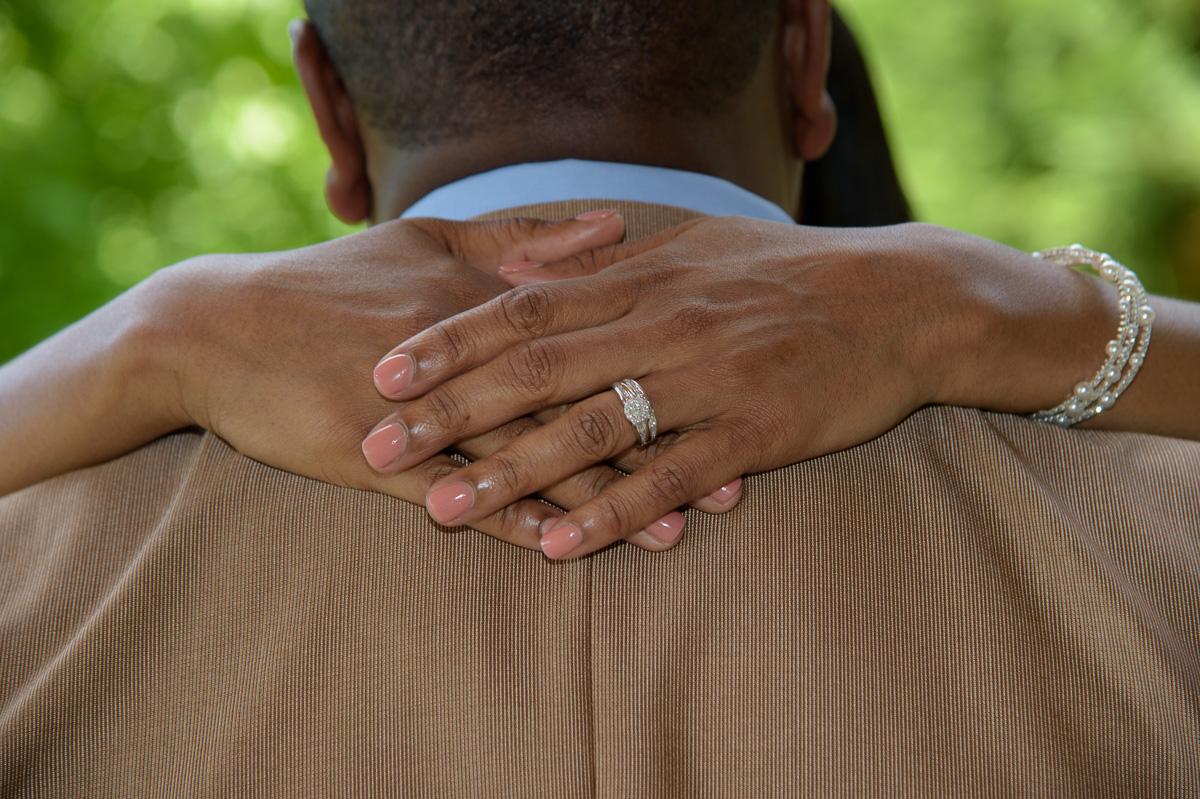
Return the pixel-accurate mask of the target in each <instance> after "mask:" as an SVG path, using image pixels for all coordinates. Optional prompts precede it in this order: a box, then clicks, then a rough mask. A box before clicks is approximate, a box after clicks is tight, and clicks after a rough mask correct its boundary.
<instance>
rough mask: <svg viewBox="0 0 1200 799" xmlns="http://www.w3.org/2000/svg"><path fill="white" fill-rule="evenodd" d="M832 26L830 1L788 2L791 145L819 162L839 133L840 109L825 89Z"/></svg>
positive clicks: (785, 34)
mask: <svg viewBox="0 0 1200 799" xmlns="http://www.w3.org/2000/svg"><path fill="white" fill-rule="evenodd" d="M831 36H832V27H831V21H830V10H829V0H785V2H784V14H783V59H784V64H785V66H786V69H787V71H788V87H789V92H790V95H791V101H792V142H793V144H794V145H795V147H796V154H797V155H798V156H799V157H800V158H801V159H802V160H804V161H816V160H817V159H818V158H820V157H821V156H823V155H824V154H825V153H826V151H828V150H829V146H830V145H831V144H833V137H834V136H835V135H836V134H837V109H836V108H834V105H833V98H832V97H830V96H829V92H828V90H827V89H826V88H825V79H826V77H827V76H828V74H829V55H830V53H829V50H830V39H831Z"/></svg>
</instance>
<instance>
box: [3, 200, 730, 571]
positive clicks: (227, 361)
mask: <svg viewBox="0 0 1200 799" xmlns="http://www.w3.org/2000/svg"><path fill="white" fill-rule="evenodd" d="M623 231H624V225H623V222H622V220H621V218H620V217H619V216H615V215H611V216H605V217H603V218H593V219H591V220H584V221H569V222H565V223H559V224H553V225H552V224H546V223H540V222H534V221H531V220H526V221H518V220H514V221H507V222H500V223H486V224H454V223H444V222H439V221H437V220H422V221H416V222H391V223H388V224H384V225H379V226H377V227H375V228H373V229H371V230H369V231H367V232H365V233H361V234H357V235H354V236H348V237H345V238H343V239H339V240H337V241H334V242H329V243H326V244H320V245H317V246H314V247H307V248H304V249H301V250H296V251H293V252H288V253H269V254H262V255H248V256H247V255H230V256H208V257H205V258H199V259H194V260H192V261H188V262H185V263H183V264H180V265H178V266H176V267H173V268H170V269H166V270H162V271H161V272H159V273H158V274H156V275H155V276H154V277H153V278H152V279H150V280H148V281H146V282H145V283H143V284H141V285H140V286H138V287H137V288H135V289H134V290H132V291H130V292H128V293H126V294H125V295H122V296H121V297H119V298H118V299H117V300H114V301H113V302H112V303H110V304H109V305H107V306H105V307H104V308H102V309H100V310H98V311H97V312H95V313H94V314H92V315H91V316H89V317H87V318H86V319H84V320H82V321H81V322H79V323H77V324H75V325H73V326H72V327H70V328H68V329H66V330H64V331H62V332H61V333H60V334H58V335H57V336H55V337H53V338H51V339H49V340H47V341H45V342H43V343H42V344H41V345H39V346H38V347H36V348H34V349H33V350H31V351H30V352H28V353H26V354H25V355H23V356H21V357H20V358H18V359H16V360H15V361H13V362H11V363H9V364H7V365H5V366H4V367H3V369H0V404H2V405H3V407H5V408H6V413H5V414H4V415H3V416H2V417H0V441H3V442H4V445H5V447H4V448H5V450H6V451H8V452H22V453H25V455H24V457H22V458H4V459H2V460H0V494H3V493H7V492H9V491H13V490H16V489H19V488H21V487H23V486H25V485H30V484H32V483H34V482H37V481H38V480H40V479H43V478H45V477H48V476H51V475H54V474H58V473H61V472H64V471H67V470H70V469H73V468H79V467H82V466H87V465H90V464H93V463H99V462H102V461H104V460H107V459H109V458H112V457H115V456H117V455H119V454H122V453H124V452H127V451H129V450H130V449H133V448H135V447H137V446H139V445H141V444H143V443H146V442H148V441H151V440H153V439H155V438H157V437H158V436H161V435H164V434H166V433H168V432H170V431H172V430H177V429H181V428H186V427H190V426H200V427H204V428H207V429H209V430H212V431H213V432H215V433H217V434H218V435H220V436H221V437H222V438H224V439H225V440H227V441H228V442H229V443H231V444H232V445H233V446H234V447H236V448H237V449H238V450H239V451H241V452H242V453H244V454H246V455H248V456H250V457H252V458H256V459H258V460H260V461H263V462H265V463H268V464H270V465H272V466H276V467H279V468H282V469H286V470H288V471H291V472H294V473H296V474H301V475H306V476H309V477H314V478H317V479H321V480H326V481H329V482H334V483H338V484H340V485H345V486H349V487H352V488H361V489H369V490H375V491H380V492H383V493H387V494H390V495H392V496H396V497H399V498H401V499H405V500H408V501H411V502H418V503H419V502H422V501H423V500H424V498H425V495H426V492H427V490H428V489H429V487H430V484H431V483H432V482H433V481H434V480H436V479H437V478H438V477H440V476H442V475H444V474H446V473H447V472H449V471H453V470H454V469H455V468H457V466H458V464H457V463H456V462H455V461H453V460H451V459H450V458H449V457H447V456H445V455H442V454H441V453H438V454H437V455H435V456H434V457H432V458H430V459H428V460H425V461H423V462H422V463H421V465H420V466H418V467H417V468H415V469H412V470H410V471H408V472H405V473H404V474H398V475H381V474H379V473H377V472H376V471H374V470H373V469H371V468H370V467H369V466H368V465H367V464H366V462H365V461H364V460H363V458H362V455H361V452H360V450H359V442H360V441H361V440H362V438H363V436H364V435H366V433H367V432H368V431H369V430H370V428H371V426H372V425H373V424H374V422H375V420H376V419H377V418H378V417H379V415H380V414H382V413H385V412H387V410H388V409H389V408H390V403H387V402H385V401H383V400H382V399H381V398H380V397H379V396H378V394H377V393H376V392H375V390H374V387H373V385H372V382H371V368H372V366H373V365H374V362H375V360H377V358H378V352H379V351H380V350H381V349H382V348H384V347H386V346H387V342H389V341H391V340H394V338H395V337H396V336H397V335H405V334H411V333H416V332H418V331H420V330H422V329H424V328H426V327H428V326H429V325H430V324H433V323H434V322H437V321H439V320H441V319H444V318H446V317H449V316H451V315H453V314H455V313H458V312H460V311H463V310H466V309H469V308H471V307H474V306H475V305H478V304H479V303H481V302H484V301H487V300H489V299H491V298H493V297H495V296H496V295H497V294H498V293H500V292H502V291H503V290H504V289H505V288H506V286H505V285H504V284H503V283H501V282H500V281H499V280H497V279H496V278H495V277H494V276H493V275H494V273H495V270H496V267H497V266H498V265H499V264H501V263H504V262H507V261H511V260H515V259H528V258H534V257H538V258H544V257H561V256H565V255H569V254H571V253H573V252H576V251H577V250H579V249H580V248H586V247H591V246H595V245H598V244H601V243H611V242H613V241H616V240H618V239H620V237H621V235H622V233H623ZM468 262H469V263H468ZM48 365H49V366H50V367H51V368H47V366H48ZM83 397H86V398H87V401H86V402H83V401H81V399H80V398H83ZM552 416H553V415H552V414H551V415H549V416H547V417H546V418H552ZM538 424H539V422H537V421H536V420H534V419H532V418H523V419H519V420H516V421H515V422H514V423H512V424H506V425H503V426H498V428H499V429H496V430H490V431H488V432H487V433H486V434H485V435H483V436H479V437H473V438H472V440H470V441H464V442H462V444H461V446H458V447H456V450H457V451H459V452H461V453H463V454H465V455H467V456H469V457H482V456H484V455H486V454H489V453H491V452H493V451H495V450H496V449H497V448H498V447H499V446H501V445H502V444H503V443H505V442H506V441H508V440H510V439H511V438H513V437H515V436H517V435H519V434H521V433H523V432H526V431H528V430H530V429H532V428H534V427H536V426H538ZM641 460H642V459H641V458H640V457H639V455H638V453H631V455H630V456H629V457H626V458H624V459H621V460H620V461H619V465H620V466H622V467H623V468H625V469H636V468H637V467H638V466H639V465H640V462H641ZM619 478H620V473H619V472H617V471H615V470H614V469H612V468H610V467H607V466H604V467H600V468H598V469H591V470H585V471H583V472H580V473H579V474H577V475H574V476H572V478H571V479H570V480H567V481H564V483H563V484H561V485H559V486H556V487H555V488H554V489H552V490H548V491H546V492H544V496H545V497H546V498H547V499H549V500H550V501H553V502H556V503H558V504H559V505H560V506H561V507H564V508H571V507H575V506H577V505H578V504H580V503H581V502H583V501H584V500H585V499H587V498H588V497H591V496H594V495H595V494H596V493H597V492H598V491H599V490H601V489H602V488H603V487H604V486H606V485H607V484H608V483H610V482H612V481H614V480H617V479H619ZM699 504H700V506H701V507H706V506H708V507H711V508H712V509H713V510H721V509H722V506H720V505H719V504H715V503H712V502H709V503H707V504H706V503H704V502H701V503H699ZM556 515H561V512H559V511H556V510H555V508H552V507H550V506H548V505H546V504H544V503H542V502H538V501H534V500H522V501H518V502H516V503H514V504H513V505H512V506H511V507H508V508H504V509H501V510H500V511H498V512H497V513H496V514H491V515H489V517H488V518H486V519H481V520H480V521H479V522H478V523H477V524H476V525H475V527H476V529H478V530H481V531H484V532H487V533H490V534H492V535H495V536H497V537H501V538H504V539H505V540H511V541H514V542H518V543H523V544H524V545H526V546H530V547H532V546H536V542H537V540H538V534H539V529H540V527H541V525H542V523H543V522H544V521H545V520H546V519H548V518H552V517H554V516H556ZM675 515H676V516H678V514H675ZM662 529H663V526H662V525H659V526H658V527H653V526H652V527H651V533H653V534H654V535H658V536H660V537H662V535H663V534H662ZM631 540H632V541H633V543H635V544H637V545H639V546H643V547H645V548H647V549H655V550H657V549H663V548H665V546H666V545H665V544H664V542H662V541H661V540H659V539H657V538H654V537H653V536H652V535H649V534H647V533H636V534H635V535H634V536H633V537H632V538H631Z"/></svg>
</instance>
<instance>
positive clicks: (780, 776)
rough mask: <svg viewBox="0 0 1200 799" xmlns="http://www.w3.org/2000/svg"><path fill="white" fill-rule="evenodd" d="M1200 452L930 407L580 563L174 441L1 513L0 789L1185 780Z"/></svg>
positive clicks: (1192, 757) (904, 785)
mask: <svg viewBox="0 0 1200 799" xmlns="http://www.w3.org/2000/svg"><path fill="white" fill-rule="evenodd" d="M588 207H595V206H588ZM579 210H582V207H579V206H575V205H569V204H562V205H555V206H550V207H542V208H536V209H524V211H525V212H528V213H535V212H536V213H539V214H540V215H544V216H549V217H557V216H565V215H572V214H574V213H577V212H578V211H579ZM625 215H626V217H627V218H628V219H629V220H630V225H631V234H632V235H634V236H636V235H640V234H645V233H647V232H650V230H651V229H656V228H659V227H666V226H669V225H671V224H674V223H677V222H679V221H682V220H683V219H684V218H687V217H688V216H689V214H688V213H687V212H682V211H678V210H676V209H661V208H646V207H630V208H628V209H627V210H626V213H625ZM1197 474H1200V445H1197V444H1192V443H1184V442H1178V441H1171V440H1167V439H1158V438H1153V437H1147V436H1137V435H1127V434H1111V433H1087V432H1083V433H1081V432H1078V431H1061V430H1057V429H1053V428H1048V427H1046V426H1044V425H1039V424H1035V423H1032V422H1028V421H1026V420H1023V419H1020V418H1015V417H1007V416H999V415H991V414H985V413H981V412H976V411H969V410H962V409H953V408H928V409H925V410H923V411H920V412H919V413H917V414H915V415H914V416H912V417H911V418H909V419H908V420H907V421H906V422H904V423H903V424H901V425H900V426H899V427H898V428H896V429H895V430H893V431H891V432H890V433H888V434H886V435H884V436H882V437H880V438H878V439H876V440H874V441H872V442H870V443H868V444H865V445H863V446H860V447H857V448H854V449H851V450H847V451H845V452H841V453H837V454H834V455H830V456H827V457H824V458H820V459H818V460H815V461H810V462H807V463H803V464H799V465H797V466H793V467H789V468H786V469H780V470H777V471H774V472H770V473H767V474H764V475H759V476H756V477H752V478H749V479H748V481H747V489H746V496H745V499H744V500H743V502H742V504H741V505H740V506H739V507H738V508H737V509H736V510H734V511H733V512H731V513H729V514H727V515H724V516H705V515H702V514H695V513H693V515H692V517H691V518H690V520H689V525H690V531H689V534H688V535H687V536H686V538H685V540H684V541H683V542H682V543H681V544H680V545H679V546H678V547H676V548H675V549H674V550H672V551H670V552H667V553H647V552H644V551H641V550H637V549H634V548H632V547H629V546H617V547H614V548H611V549H609V550H606V551H604V552H601V553H599V554H597V555H595V556H592V557H589V558H585V559H582V560H580V561H577V562H571V563H562V564H554V563H549V562H547V561H546V560H544V559H543V558H542V557H541V556H540V555H537V554H534V553H530V552H526V551H523V550H518V549H515V548H512V547H510V546H507V545H505V544H502V543H498V542H496V541H494V540H492V539H489V538H485V537H483V536H479V535H476V534H472V533H462V534H447V533H446V532H444V531H443V530H442V529H440V528H438V527H437V526H436V525H434V524H433V523H432V522H430V521H429V520H428V517H427V516H426V515H425V512H424V511H423V510H422V509H420V508H417V507H415V506H411V505H406V504H404V503H401V502H398V501H395V500H391V499H389V498H387V497H383V496H379V495H375V494H368V493H364V492H356V491H351V490H347V489H341V488H337V487H334V486H329V485H325V484H322V483H318V482H315V481H311V480H307V479H304V478H300V477H296V476H293V475H288V474H286V473H283V472H279V471H276V470H273V469H270V468H268V467H266V466H263V465H261V464H258V463H256V462H254V461H251V460H249V459H246V458H244V457H242V456H240V455H238V454H237V453H235V452H234V451H232V450H231V449H230V448H228V447H227V446H226V445H225V444H224V443H223V442H221V441H220V440H219V439H217V438H215V437H213V436H211V435H207V434H205V435H202V434H199V433H181V434H177V435H175V436H171V437H169V438H167V439H163V440H161V441H159V442H157V443H155V444H153V445H151V446H149V447H147V448H144V449H142V450H139V451H138V452H135V453H133V454H132V455H130V456H127V457H126V458H123V459H121V460H119V461H116V462H114V463H111V464H108V465H105V466H101V467H97V468H95V469H89V470H86V471H82V472H77V473H73V474H70V475H66V476H64V477H61V478H57V479H55V480H51V481H48V482H47V483H43V484H42V485H39V486H36V487H34V488H31V489H28V490H26V491H23V492H21V493H18V494H16V495H13V496H10V497H8V498H6V499H4V500H0V548H2V549H0V552H2V558H0V563H3V572H2V573H0V659H2V660H3V662H4V664H5V667H4V683H3V700H2V701H3V708H2V710H0V784H2V785H3V786H4V789H5V790H4V792H5V794H6V795H9V794H12V795H17V796H21V795H55V796H83V795H96V794H101V793H104V794H114V795H141V794H146V793H155V794H159V793H161V794H165V795H199V796H205V795H225V794H227V793H228V792H230V791H231V790H241V791H246V790H249V791H250V792H251V793H252V794H258V793H261V794H263V795H308V794H338V793H345V794H351V795H361V794H367V795H373V794H376V793H381V794H382V793H387V794H398V795H440V794H454V795H488V796H492V795H532V794H537V795H541V794H552V795H578V796H616V795H638V796H642V795H645V796H694V795H863V794H881V793H889V794H898V793H902V792H903V793H907V794H912V795H944V794H949V793H954V794H968V795H970V794H983V795H989V794H997V793H1012V794H1019V795H1046V796H1051V795H1053V796H1062V795H1068V796H1070V795H1095V794H1097V793H1099V794H1117V795H1139V796H1142V795H1191V794H1194V793H1196V792H1197V791H1200V787H1198V786H1197V776H1196V775H1197V773H1200V768H1197V766H1198V764H1200V688H1198V685H1200V667H1198V665H1197V655H1196V653H1197V651H1200V613H1198V611H1200V559H1198V554H1197V553H1198V549H1200V546H1198V545H1200V532H1198V527H1200V524H1198V522H1197V518H1196V510H1195V509H1196V508H1197V507H1200V482H1198V481H1197V480H1196V479H1195V477H1194V476H1195V475H1197ZM251 786H253V787H251Z"/></svg>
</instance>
